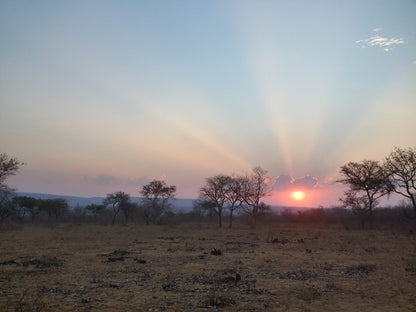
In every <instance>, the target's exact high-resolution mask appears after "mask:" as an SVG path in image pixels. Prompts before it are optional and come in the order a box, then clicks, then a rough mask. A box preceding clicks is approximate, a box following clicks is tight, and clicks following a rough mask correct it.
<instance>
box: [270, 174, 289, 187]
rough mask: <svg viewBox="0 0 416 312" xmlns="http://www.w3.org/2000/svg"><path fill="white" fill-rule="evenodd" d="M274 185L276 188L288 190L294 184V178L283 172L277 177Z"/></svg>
mask: <svg viewBox="0 0 416 312" xmlns="http://www.w3.org/2000/svg"><path fill="white" fill-rule="evenodd" d="M273 186H274V189H275V190H279V191H280V190H287V189H289V188H290V187H291V186H292V178H291V177H290V176H288V175H285V174H282V175H280V176H278V177H277V178H276V181H275V183H274V185H273Z"/></svg>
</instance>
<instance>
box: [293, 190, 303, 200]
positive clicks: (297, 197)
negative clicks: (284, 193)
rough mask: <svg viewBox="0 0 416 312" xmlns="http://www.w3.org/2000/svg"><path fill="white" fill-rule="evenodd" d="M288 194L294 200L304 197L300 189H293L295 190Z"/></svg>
mask: <svg viewBox="0 0 416 312" xmlns="http://www.w3.org/2000/svg"><path fill="white" fill-rule="evenodd" d="M290 195H291V196H292V198H293V199H295V200H301V199H303V198H304V197H305V193H304V192H302V191H295V192H292V193H291V194H290Z"/></svg>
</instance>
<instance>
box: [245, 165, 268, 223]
mask: <svg viewBox="0 0 416 312" xmlns="http://www.w3.org/2000/svg"><path fill="white" fill-rule="evenodd" d="M241 183H242V185H243V190H242V196H243V201H244V203H245V205H243V206H242V208H243V210H244V212H246V213H247V214H248V215H249V216H250V217H251V218H252V219H253V220H254V221H256V219H257V218H258V217H259V216H260V215H261V214H263V213H264V212H265V210H267V209H268V206H267V205H266V204H264V203H263V202H261V199H262V198H263V197H266V196H268V195H270V192H271V184H270V179H269V177H268V176H267V171H266V170H263V169H262V168H261V167H254V168H253V172H252V174H251V175H250V176H246V177H243V178H242V180H241Z"/></svg>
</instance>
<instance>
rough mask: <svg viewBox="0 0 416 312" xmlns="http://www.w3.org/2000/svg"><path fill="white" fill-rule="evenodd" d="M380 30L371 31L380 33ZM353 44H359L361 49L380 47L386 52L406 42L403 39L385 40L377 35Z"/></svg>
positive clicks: (385, 38)
mask: <svg viewBox="0 0 416 312" xmlns="http://www.w3.org/2000/svg"><path fill="white" fill-rule="evenodd" d="M381 30H382V28H374V29H373V31H374V32H376V33H378V32H380V31H381ZM355 43H357V44H359V45H360V46H361V48H367V47H380V48H382V49H383V50H384V51H386V52H388V51H391V50H393V49H394V47H395V46H397V45H399V44H404V43H406V41H405V40H404V39H403V38H395V37H392V38H387V37H382V36H380V35H378V34H377V35H374V36H371V37H370V38H367V39H362V40H357V41H355Z"/></svg>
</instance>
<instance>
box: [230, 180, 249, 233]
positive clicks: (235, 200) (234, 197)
mask: <svg viewBox="0 0 416 312" xmlns="http://www.w3.org/2000/svg"><path fill="white" fill-rule="evenodd" d="M243 190H244V178H243V177H228V181H227V185H226V192H225V197H226V201H227V208H228V210H229V211H230V219H229V227H230V228H231V227H232V225H233V214H234V211H235V210H238V209H240V208H241V207H242V205H243V203H244V197H243Z"/></svg>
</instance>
